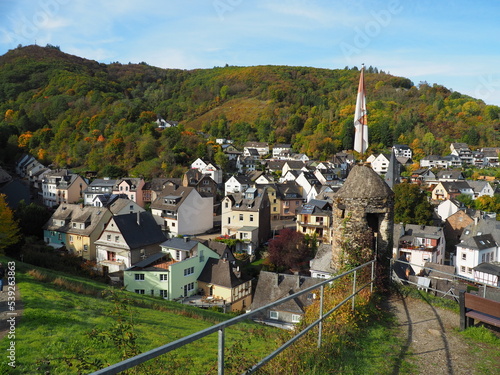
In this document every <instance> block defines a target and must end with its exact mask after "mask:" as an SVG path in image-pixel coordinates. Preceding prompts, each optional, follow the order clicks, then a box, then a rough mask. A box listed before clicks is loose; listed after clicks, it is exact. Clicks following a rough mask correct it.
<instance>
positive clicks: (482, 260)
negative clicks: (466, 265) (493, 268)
mask: <svg viewBox="0 0 500 375" xmlns="http://www.w3.org/2000/svg"><path fill="white" fill-rule="evenodd" d="M485 255H486V254H483V255H481V262H483V263H484V258H485Z"/></svg>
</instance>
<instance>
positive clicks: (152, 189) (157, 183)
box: [142, 178, 182, 204]
mask: <svg viewBox="0 0 500 375" xmlns="http://www.w3.org/2000/svg"><path fill="white" fill-rule="evenodd" d="M174 185H176V186H181V185H182V180H181V179H180V178H153V179H152V180H151V181H148V182H146V183H145V184H144V186H143V188H142V197H143V198H142V201H143V202H144V203H145V204H146V203H151V202H153V201H155V200H156V199H157V198H158V197H159V196H160V195H161V192H162V191H163V189H165V188H166V187H167V186H174Z"/></svg>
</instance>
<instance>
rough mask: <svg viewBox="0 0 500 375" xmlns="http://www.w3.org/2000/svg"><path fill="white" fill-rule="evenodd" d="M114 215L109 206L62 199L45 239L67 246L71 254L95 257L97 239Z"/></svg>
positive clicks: (58, 246)
mask: <svg viewBox="0 0 500 375" xmlns="http://www.w3.org/2000/svg"><path fill="white" fill-rule="evenodd" d="M111 216H112V214H111V212H110V211H109V210H107V209H105V208H99V207H91V206H83V205H80V204H67V203H62V204H60V205H59V207H57V209H56V211H55V212H54V213H53V214H52V217H51V218H50V219H49V221H48V222H47V224H45V227H44V231H43V237H44V240H45V243H47V244H48V245H49V246H52V247H54V248H60V247H63V246H64V247H65V248H66V249H67V250H68V251H69V253H71V254H75V255H79V256H81V257H83V258H84V259H87V260H95V259H96V245H95V241H97V239H98V238H99V236H100V235H101V233H102V231H103V228H104V226H105V224H106V223H107V222H108V221H109V219H110V218H111Z"/></svg>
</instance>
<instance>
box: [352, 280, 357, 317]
mask: <svg viewBox="0 0 500 375" xmlns="http://www.w3.org/2000/svg"><path fill="white" fill-rule="evenodd" d="M357 272H358V271H354V280H353V282H352V294H353V296H352V311H354V304H355V302H356V276H357Z"/></svg>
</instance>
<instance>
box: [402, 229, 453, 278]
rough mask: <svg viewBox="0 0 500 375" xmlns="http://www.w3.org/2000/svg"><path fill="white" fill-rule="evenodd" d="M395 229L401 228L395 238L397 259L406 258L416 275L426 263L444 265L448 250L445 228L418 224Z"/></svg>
mask: <svg viewBox="0 0 500 375" xmlns="http://www.w3.org/2000/svg"><path fill="white" fill-rule="evenodd" d="M395 228H400V232H399V233H395V238H394V245H395V247H394V254H393V257H394V258H395V259H400V257H401V256H406V259H407V261H408V262H410V263H411V264H412V267H413V270H414V271H415V273H416V274H418V273H419V272H420V271H421V270H422V269H423V267H424V266H425V263H426V262H432V263H437V264H443V261H444V256H445V248H446V240H445V237H444V231H443V228H441V227H436V226H430V225H416V224H406V225H405V226H403V225H398V226H397V227H396V226H395ZM395 231H396V229H395ZM396 244H397V246H396Z"/></svg>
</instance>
